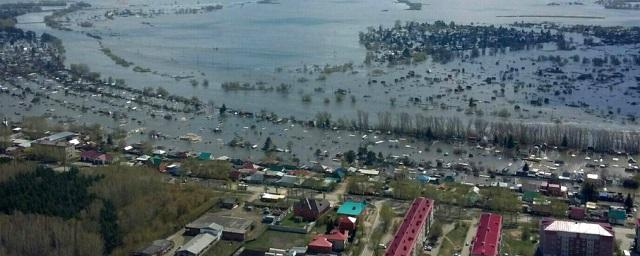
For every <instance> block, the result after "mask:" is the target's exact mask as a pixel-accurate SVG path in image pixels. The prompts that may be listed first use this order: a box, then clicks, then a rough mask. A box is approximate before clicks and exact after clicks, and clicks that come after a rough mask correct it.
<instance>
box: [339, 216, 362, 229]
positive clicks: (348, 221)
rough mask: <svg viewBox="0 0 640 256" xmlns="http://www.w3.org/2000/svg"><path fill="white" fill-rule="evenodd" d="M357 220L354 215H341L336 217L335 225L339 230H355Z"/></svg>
mask: <svg viewBox="0 0 640 256" xmlns="http://www.w3.org/2000/svg"><path fill="white" fill-rule="evenodd" d="M357 221H358V219H357V218H356V217H349V216H345V215H342V216H339V217H338V218H337V219H336V225H337V226H338V228H339V229H341V230H349V231H354V230H356V222H357Z"/></svg>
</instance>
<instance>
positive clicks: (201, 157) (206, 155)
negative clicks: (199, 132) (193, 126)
mask: <svg viewBox="0 0 640 256" xmlns="http://www.w3.org/2000/svg"><path fill="white" fill-rule="evenodd" d="M198 160H211V153H209V152H200V154H198Z"/></svg>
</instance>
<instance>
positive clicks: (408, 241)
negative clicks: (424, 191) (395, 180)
mask: <svg viewBox="0 0 640 256" xmlns="http://www.w3.org/2000/svg"><path fill="white" fill-rule="evenodd" d="M432 209H433V200H432V199H428V198H425V197H418V198H416V199H414V200H413V203H411V207H410V208H409V209H408V210H407V213H406V214H405V215H404V219H403V220H402V224H400V227H399V228H398V231H396V234H395V235H394V237H393V240H391V243H390V244H389V248H387V250H386V251H385V253H384V255H385V256H408V255H411V251H413V247H415V245H416V242H417V239H416V237H417V235H418V234H419V233H420V232H423V231H422V228H423V226H424V224H425V222H426V221H425V220H426V219H427V217H428V216H429V215H430V214H431V211H432Z"/></svg>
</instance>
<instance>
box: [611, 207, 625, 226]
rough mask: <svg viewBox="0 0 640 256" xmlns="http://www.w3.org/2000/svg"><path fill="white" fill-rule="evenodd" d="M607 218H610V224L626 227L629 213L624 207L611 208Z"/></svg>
mask: <svg viewBox="0 0 640 256" xmlns="http://www.w3.org/2000/svg"><path fill="white" fill-rule="evenodd" d="M607 217H609V223H611V224H618V225H624V222H625V220H626V219H627V212H626V211H625V210H624V208H622V207H611V208H609V212H608V213H607Z"/></svg>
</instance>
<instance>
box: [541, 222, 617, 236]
mask: <svg viewBox="0 0 640 256" xmlns="http://www.w3.org/2000/svg"><path fill="white" fill-rule="evenodd" d="M544 231H555V232H568V233H580V234H589V235H598V236H607V237H608V236H613V231H612V230H611V231H609V230H607V229H605V228H604V227H603V226H602V225H601V224H596V223H586V222H573V221H562V220H556V221H553V222H552V223H551V224H549V225H548V226H546V227H545V228H544Z"/></svg>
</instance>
